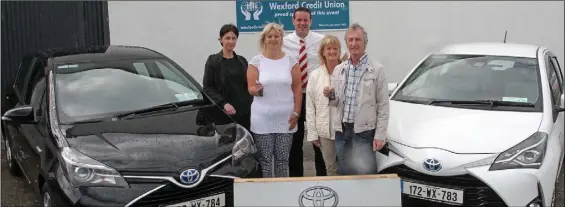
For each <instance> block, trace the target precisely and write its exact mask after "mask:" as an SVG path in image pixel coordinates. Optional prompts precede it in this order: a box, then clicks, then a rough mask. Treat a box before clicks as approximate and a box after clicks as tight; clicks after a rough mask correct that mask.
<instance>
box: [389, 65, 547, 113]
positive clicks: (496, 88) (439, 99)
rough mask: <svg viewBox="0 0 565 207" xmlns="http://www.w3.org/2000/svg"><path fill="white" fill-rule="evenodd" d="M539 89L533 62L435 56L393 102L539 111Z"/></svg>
mask: <svg viewBox="0 0 565 207" xmlns="http://www.w3.org/2000/svg"><path fill="white" fill-rule="evenodd" d="M539 87H540V84H539V69H538V63H537V61H536V59H535V58H521V57H501V56H486V55H439V54H436V55H430V56H429V57H428V58H427V59H426V60H424V61H423V62H422V64H420V65H419V66H418V68H416V69H415V71H414V73H413V74H412V75H410V77H409V78H408V79H407V81H406V82H405V83H404V84H403V85H402V86H401V88H399V90H398V92H397V93H396V94H395V95H394V97H392V100H397V101H405V102H413V103H427V104H430V103H448V102H450V101H459V102H458V103H459V104H461V103H466V104H468V103H472V102H471V101H477V100H480V101H495V102H496V101H498V102H502V103H505V104H503V107H501V108H512V107H513V108H520V107H522V108H528V109H525V110H539V107H540V104H539V102H538V101H539V100H541V96H540V89H539ZM461 101H467V102H461ZM451 103H456V102H451ZM512 103H520V104H512ZM507 106H508V107H507ZM505 110H507V109H505ZM520 110H524V109H520Z"/></svg>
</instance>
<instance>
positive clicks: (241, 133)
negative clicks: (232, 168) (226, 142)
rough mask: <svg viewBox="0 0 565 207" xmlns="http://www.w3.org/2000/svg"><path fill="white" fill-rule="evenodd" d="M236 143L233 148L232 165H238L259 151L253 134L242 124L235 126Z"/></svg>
mask: <svg viewBox="0 0 565 207" xmlns="http://www.w3.org/2000/svg"><path fill="white" fill-rule="evenodd" d="M234 133H235V144H234V145H233V149H232V165H236V164H238V163H239V162H241V161H242V160H243V159H245V158H246V157H247V156H251V155H253V154H255V153H256V152H257V147H256V146H255V142H254V141H253V136H251V133H250V132H249V131H247V129H245V128H244V127H242V126H241V125H236V127H235V131H234Z"/></svg>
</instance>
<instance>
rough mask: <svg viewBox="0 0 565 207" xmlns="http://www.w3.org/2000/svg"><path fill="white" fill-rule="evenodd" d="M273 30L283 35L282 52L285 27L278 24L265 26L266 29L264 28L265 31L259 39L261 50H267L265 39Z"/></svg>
mask: <svg viewBox="0 0 565 207" xmlns="http://www.w3.org/2000/svg"><path fill="white" fill-rule="evenodd" d="M271 30H275V32H278V33H280V35H281V50H282V46H283V44H282V40H283V36H284V30H283V26H282V25H280V24H277V23H269V24H267V25H265V27H263V31H262V32H261V34H260V38H259V47H260V48H261V51H264V50H265V38H266V37H267V33H269V32H271Z"/></svg>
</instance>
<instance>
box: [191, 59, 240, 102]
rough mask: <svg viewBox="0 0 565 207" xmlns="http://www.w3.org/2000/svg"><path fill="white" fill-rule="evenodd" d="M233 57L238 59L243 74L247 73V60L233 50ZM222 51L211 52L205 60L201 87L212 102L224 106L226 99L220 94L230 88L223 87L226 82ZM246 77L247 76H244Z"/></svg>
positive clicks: (226, 92) (227, 92) (225, 92)
mask: <svg viewBox="0 0 565 207" xmlns="http://www.w3.org/2000/svg"><path fill="white" fill-rule="evenodd" d="M233 55H234V57H235V58H237V59H238V60H239V62H240V63H241V66H242V68H243V69H244V74H247V66H248V62H247V59H245V58H244V57H243V56H240V55H238V54H236V53H235V52H233ZM222 58H223V53H222V51H220V52H219V53H216V54H211V55H210V56H208V59H207V60H206V65H205V66H204V80H203V81H202V82H203V83H202V84H203V86H204V87H203V88H204V92H205V93H206V94H208V95H209V96H210V97H211V98H212V99H213V100H214V102H216V103H217V104H218V105H219V106H220V107H222V108H223V107H224V105H225V104H226V103H227V100H225V98H224V97H223V96H222V94H229V91H230V88H229V87H225V86H226V84H224V83H225V82H226V78H227V77H226V68H224V67H222ZM246 77H247V76H246ZM244 81H245V87H246V88H247V78H245V80H244Z"/></svg>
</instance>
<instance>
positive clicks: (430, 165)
mask: <svg viewBox="0 0 565 207" xmlns="http://www.w3.org/2000/svg"><path fill="white" fill-rule="evenodd" d="M422 166H424V169H426V170H427V171H430V172H437V171H440V170H441V168H442V166H441V163H440V162H439V160H437V159H435V158H427V159H425V160H424V162H423V163H422Z"/></svg>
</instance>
